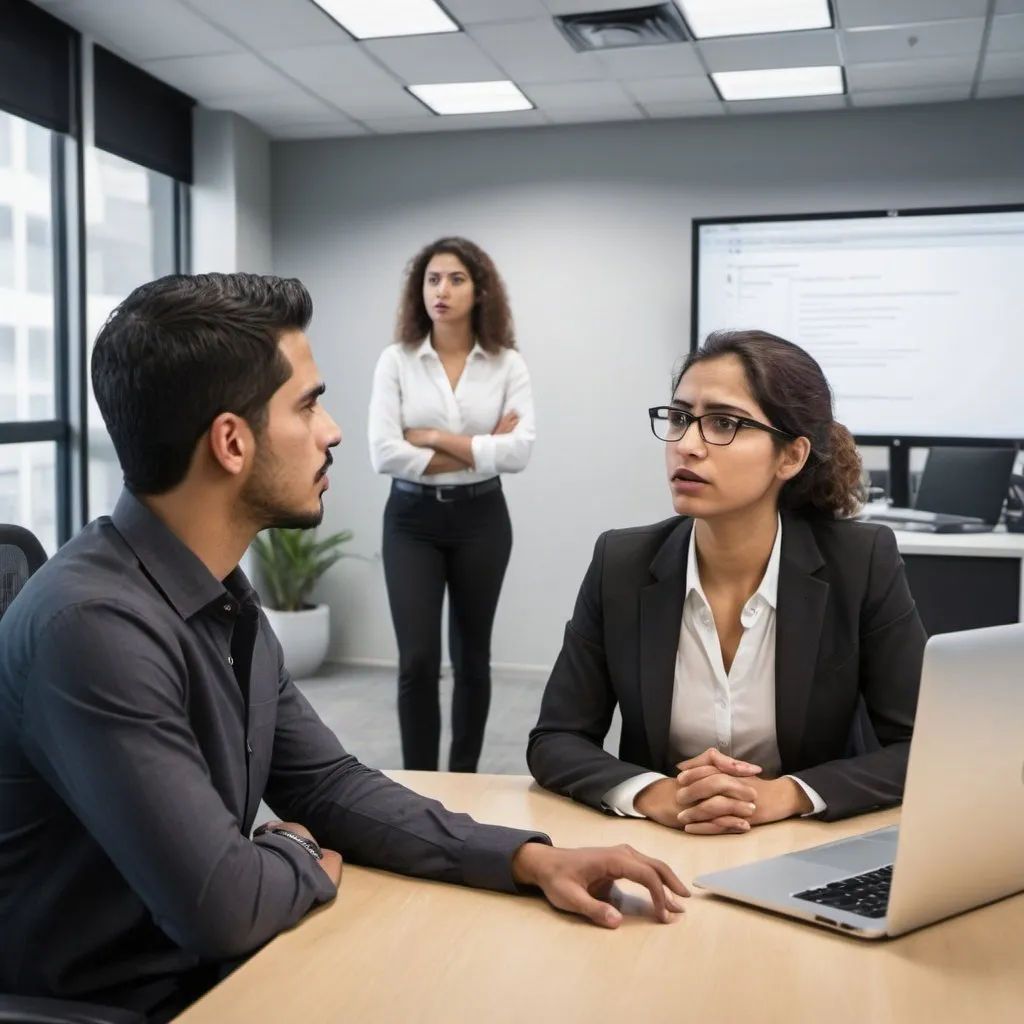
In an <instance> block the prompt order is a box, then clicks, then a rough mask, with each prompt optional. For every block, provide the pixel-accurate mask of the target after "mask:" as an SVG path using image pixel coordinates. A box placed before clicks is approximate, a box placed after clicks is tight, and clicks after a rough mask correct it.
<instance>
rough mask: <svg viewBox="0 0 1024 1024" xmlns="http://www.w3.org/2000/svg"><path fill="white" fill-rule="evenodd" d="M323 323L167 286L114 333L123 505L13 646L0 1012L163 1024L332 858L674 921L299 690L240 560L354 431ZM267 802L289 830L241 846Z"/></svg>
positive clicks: (309, 516) (266, 929)
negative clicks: (489, 820)
mask: <svg viewBox="0 0 1024 1024" xmlns="http://www.w3.org/2000/svg"><path fill="white" fill-rule="evenodd" d="M311 316H312V304H311V301H310V298H309V295H308V293H307V292H306V290H305V288H304V287H303V286H302V285H301V284H300V283H299V282H298V281H294V280H281V279H278V278H272V277H259V276H255V275H247V274H232V275H213V274H211V275H201V276H196V277H186V276H175V277H169V278H162V279H161V280H159V281H155V282H153V283H151V284H147V285H144V286H143V287H141V288H138V289H136V291H135V292H133V293H132V294H131V295H130V296H129V297H128V298H127V299H126V300H125V302H124V303H122V304H121V306H119V307H118V309H117V310H116V311H115V312H114V313H113V315H112V316H111V317H110V319H109V320H108V321H107V323H106V325H105V326H104V327H103V329H102V330H101V332H100V335H99V337H98V339H97V342H96V346H95V351H94V353H93V359H92V378H93V387H94V390H95V394H96V399H97V402H98V404H99V407H100V411H101V412H102V414H103V418H104V422H105V423H106V425H107V429H108V430H109V432H110V436H111V438H112V439H113V442H114V447H115V449H116V451H117V455H118V459H119V461H120V464H121V468H122V470H123V472H124V479H125V491H124V493H123V494H122V496H121V499H120V501H119V502H118V504H117V507H116V509H115V510H114V513H113V515H112V516H110V517H103V518H101V519H98V520H96V521H95V522H93V523H92V524H91V525H90V526H88V527H86V529H85V530H83V531H82V532H81V533H80V534H79V535H78V536H77V537H75V538H74V539H73V540H72V541H70V542H69V543H68V544H66V545H65V546H64V547H63V548H62V549H61V550H60V551H59V552H58V553H57V554H56V555H55V556H54V557H53V558H52V559H51V560H50V561H49V562H47V563H46V565H44V566H43V568H42V569H40V570H39V572H37V573H36V574H35V576H33V577H32V579H30V580H29V582H28V583H27V585H26V586H25V589H24V590H23V591H22V593H21V594H20V595H19V597H18V598H17V600H16V601H15V602H14V604H13V605H12V606H11V608H10V609H9V610H8V612H7V614H6V615H5V616H4V617H3V619H2V620H0V921H2V922H3V926H2V928H0V991H4V992H7V993H20V994H26V995H47V996H60V997H64V998H71V999H80V1000H85V1001H90V1002H95V1003H101V1004H108V1005H111V1006H117V1007H126V1008H129V1009H134V1010H137V1011H139V1012H140V1013H144V1014H146V1015H147V1016H148V1017H149V1019H150V1020H154V1021H159V1020H166V1019H169V1017H170V1016H172V1015H173V1014H175V1013H176V1012H178V1011H179V1010H180V1009H182V1008H183V1007H184V1006H185V1005H187V1004H188V1002H190V1001H191V1000H192V999H194V998H195V997H196V996H198V995H199V994H201V993H202V992H203V991H204V990H205V989H206V988H208V987H209V986H210V985H211V984H213V983H214V982H215V981H216V980H217V979H218V977H219V976H221V975H222V974H223V972H224V971H225V969H227V968H228V967H229V966H230V965H231V964H233V963H237V962H238V960H239V959H241V958H243V957H245V956H247V955H248V954H250V953H252V952H253V951H254V950H256V949H258V948H259V947H260V946H261V945H262V944H263V943H265V942H267V941H268V940H269V939H271V938H272V937H273V936H274V935H276V934H277V933H278V932H280V931H281V930H282V929H285V928H288V927H290V926H292V925H294V924H295V923H296V922H297V921H299V920H300V919H301V918H302V916H303V915H304V914H306V913H307V912H308V911H309V910H310V909H311V908H312V907H314V906H316V905H318V904H321V903H325V902H327V901H329V900H331V899H332V898H333V897H334V895H335V892H336V890H337V887H338V885H339V882H340V878H341V858H342V856H344V857H346V858H347V859H348V860H349V861H351V862H353V863H356V864H367V865H373V866H375V867H379V868H386V869H389V870H392V871H397V872H402V873H405V874H410V875H417V876H421V877H424V878H432V879H438V880H442V881H447V882H455V883H461V884H464V885H472V886H479V887H483V888H489V889H495V890H500V891H506V892H510V893H512V892H522V891H530V890H536V889H539V890H540V891H542V892H543V893H544V895H545V896H546V897H547V898H548V899H549V900H550V902H551V903H553V904H554V905H555V906H557V907H559V908H561V909H563V910H569V911H575V912H578V913H582V914H584V915H586V916H588V917H590V918H591V919H592V920H593V921H594V922H596V923H598V924H603V925H605V926H608V927H615V925H616V924H618V922H619V919H620V916H619V913H618V911H616V910H615V909H614V908H613V907H612V906H611V905H610V904H609V903H608V902H606V898H607V897H608V894H609V889H610V887H611V885H612V883H613V882H614V880H615V879H617V878H623V877H624V878H630V879H633V880H635V881H637V882H640V883H641V884H643V885H645V886H647V888H648V889H649V890H650V892H651V896H652V902H653V905H654V908H655V913H656V916H657V917H659V918H660V919H661V920H668V919H669V917H670V914H669V911H674V910H678V909H680V905H679V904H678V902H677V901H676V899H675V898H674V896H673V895H672V893H676V894H678V895H686V889H685V887H684V886H683V885H682V883H681V882H680V881H679V879H678V878H677V877H676V876H675V874H674V873H673V872H672V871H671V869H669V868H668V867H667V866H666V865H665V864H663V863H661V862H660V861H655V860H652V859H650V858H647V857H645V856H643V855H642V854H638V853H636V852H635V851H633V850H631V849H629V848H628V847H616V848H613V849H593V850H559V849H555V848H553V847H552V846H551V845H550V841H549V840H548V838H547V837H546V836H544V835H541V834H539V833H531V832H522V831H517V830H515V829H509V828H502V827H498V826H492V825H481V824H477V823H476V822H475V821H473V820H472V819H471V818H469V817H467V816H466V815H462V814H453V813H451V812H449V811H446V810H445V809H444V808H443V807H442V806H441V805H440V804H438V803H437V802H435V801H432V800H428V799H425V798H423V797H420V796H418V795H416V794H414V793H412V792H410V791H409V790H407V789H405V788H403V787H402V786H400V785H398V784H396V783H393V782H391V781H389V780H388V779H387V778H385V777H384V776H383V775H381V774H379V773H378V772H376V771H374V770H372V769H370V768H367V767H365V766H364V765H362V764H360V763H359V762H358V761H357V760H356V759H355V758H354V757H352V756H351V755H350V754H348V753H346V752H345V750H344V749H343V748H342V746H341V745H340V743H339V742H338V740H337V738H336V737H335V735H334V734H333V733H332V732H331V731H330V730H329V729H328V728H327V727H326V726H324V725H323V723H321V721H320V720H319V718H318V717H317V716H316V714H315V712H314V711H313V709H312V708H311V707H310V705H309V703H308V702H307V701H306V699H305V698H304V697H303V696H302V694H301V692H300V691H299V690H298V689H297V688H296V686H295V685H294V683H293V682H292V680H291V679H290V677H289V676H288V673H287V671H286V670H285V669H284V666H283V663H282V657H281V648H280V645H279V644H278V642H277V639H276V637H275V636H274V634H273V632H272V631H271V630H270V628H269V626H268V624H267V620H266V618H265V617H264V616H263V615H262V613H261V611H260V605H259V600H258V598H257V596H256V594H255V593H254V591H253V590H252V588H251V586H250V585H249V582H248V581H247V579H246V578H245V576H244V574H243V573H242V571H241V570H240V569H239V568H238V562H239V560H240V559H241V557H242V555H243V554H244V552H245V550H246V548H247V547H248V546H249V544H250V543H251V542H252V540H253V538H254V537H255V536H256V534H257V532H258V531H260V530H261V529H264V528H266V527H270V526H284V527H299V528H307V527H313V526H316V525H317V524H319V522H320V520H321V517H322V515H323V504H322V497H323V492H324V491H325V490H326V489H327V486H328V477H327V470H328V468H329V467H330V465H331V462H332V456H331V449H332V448H333V447H334V446H336V445H337V444H339V443H340V441H341V433H340V431H339V430H338V427H337V425H336V424H335V423H334V421H333V420H332V419H331V417H330V416H329V415H328V414H327V412H326V411H325V410H324V408H323V407H322V405H321V404H320V402H319V398H320V396H321V394H322V393H323V391H324V387H323V383H322V381H321V379H320V377H319V374H318V371H317V368H316V364H315V362H314V361H313V356H312V352H311V350H310V346H309V342H308V340H307V339H306V336H305V334H304V331H305V329H306V327H307V326H308V323H309V321H310V319H311ZM261 798H262V799H265V800H266V801H267V803H268V804H269V805H270V806H271V808H273V810H274V812H275V813H276V814H279V815H281V816H282V817H284V818H287V819H289V820H288V821H279V822H275V823H273V824H272V825H271V826H270V827H269V828H267V829H264V830H262V831H261V830H257V834H256V835H254V836H253V837H252V838H250V830H251V828H252V825H253V821H254V818H255V816H256V812H257V808H258V806H259V803H260V800H261ZM318 841H319V842H318ZM320 843H322V844H323V846H322V847H321V845H320ZM666 890H668V891H666Z"/></svg>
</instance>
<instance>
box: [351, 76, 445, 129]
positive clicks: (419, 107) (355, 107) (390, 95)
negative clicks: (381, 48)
mask: <svg viewBox="0 0 1024 1024" xmlns="http://www.w3.org/2000/svg"><path fill="white" fill-rule="evenodd" d="M338 106H339V107H341V109H342V110H344V111H345V113H346V114H348V115H349V116H350V117H354V118H356V119H357V120H359V121H371V120H378V121H379V120H382V119H384V118H387V117H428V118H430V117H433V116H434V115H433V114H432V113H431V112H430V111H429V110H427V108H426V107H425V106H424V105H423V104H422V103H420V101H419V100H418V99H416V98H415V97H414V96H410V95H409V93H407V92H406V91H405V89H403V88H402V87H401V86H400V85H398V84H397V83H394V84H392V85H387V86H384V85H380V86H373V87H372V88H369V89H353V90H351V91H350V92H349V94H347V95H345V96H343V97H342V98H341V99H339V101H338Z"/></svg>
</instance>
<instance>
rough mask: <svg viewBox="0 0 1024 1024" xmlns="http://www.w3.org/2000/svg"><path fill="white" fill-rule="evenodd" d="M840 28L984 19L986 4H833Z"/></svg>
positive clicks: (963, 0)
mask: <svg viewBox="0 0 1024 1024" xmlns="http://www.w3.org/2000/svg"><path fill="white" fill-rule="evenodd" d="M833 2H834V4H835V6H836V8H837V13H838V15H839V24H840V25H841V26H842V27H843V28H862V27H864V26H881V25H913V24H915V23H916V22H919V21H955V20H956V19H957V18H984V17H985V14H986V12H987V10H988V0H833Z"/></svg>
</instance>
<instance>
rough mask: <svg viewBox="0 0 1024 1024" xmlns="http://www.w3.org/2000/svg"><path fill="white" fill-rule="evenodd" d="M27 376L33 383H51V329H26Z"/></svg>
mask: <svg viewBox="0 0 1024 1024" xmlns="http://www.w3.org/2000/svg"><path fill="white" fill-rule="evenodd" d="M28 377H29V380H30V381H31V382H32V383H33V384H52V383H53V331H51V330H49V329H48V328H46V327H30V328H29V329H28Z"/></svg>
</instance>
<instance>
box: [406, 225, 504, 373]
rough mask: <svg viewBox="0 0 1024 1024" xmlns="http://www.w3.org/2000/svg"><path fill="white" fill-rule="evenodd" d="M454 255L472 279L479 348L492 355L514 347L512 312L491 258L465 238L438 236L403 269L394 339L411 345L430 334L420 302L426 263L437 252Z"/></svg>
mask: <svg viewBox="0 0 1024 1024" xmlns="http://www.w3.org/2000/svg"><path fill="white" fill-rule="evenodd" d="M441 254H444V255H448V256H454V257H455V258H456V259H457V260H458V261H459V262H460V263H461V264H462V265H463V266H464V267H465V268H466V270H468V271H469V276H470V278H471V279H472V281H473V295H474V300H475V301H474V304H473V313H472V319H473V334H474V336H475V337H476V340H477V341H478V342H479V343H480V347H481V348H482V349H483V350H484V351H485V352H489V353H491V354H493V353H495V352H498V351H500V350H501V349H503V348H515V347H516V339H515V332H514V331H513V329H512V311H511V309H510V308H509V304H508V295H507V294H506V292H505V284H504V282H503V281H502V279H501V275H500V274H499V273H498V269H497V267H495V265H494V261H493V260H492V259H491V257H490V256H488V255H487V253H485V252H484V251H483V249H481V248H480V246H478V245H476V244H475V243H474V242H471V241H469V239H468V238H458V237H450V238H439V239H438V240H437V241H436V242H431V243H430V245H427V246H424V247H423V248H422V249H421V250H420V251H419V252H418V253H416V255H415V256H413V258H412V259H411V260H410V261H409V263H408V266H407V267H406V268H405V280H404V283H403V285H402V297H401V300H400V303H399V307H398V325H397V328H396V330H395V340H396V341H398V342H399V343H400V344H402V345H408V346H410V347H412V346H415V345H419V344H420V343H421V342H422V341H423V339H424V338H425V337H427V336H428V335H429V334H430V330H431V327H432V326H433V322H432V321H431V319H430V315H429V314H428V313H427V307H426V306H425V305H424V304H423V277H424V274H425V273H426V270H427V264H429V263H430V261H431V260H432V259H433V258H434V257H435V256H438V255H441Z"/></svg>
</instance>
